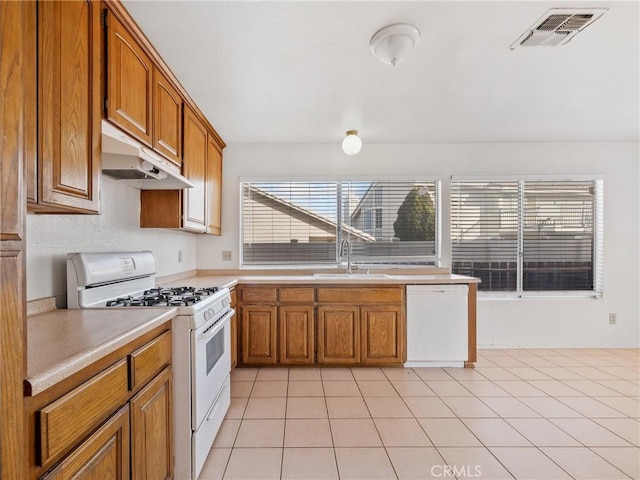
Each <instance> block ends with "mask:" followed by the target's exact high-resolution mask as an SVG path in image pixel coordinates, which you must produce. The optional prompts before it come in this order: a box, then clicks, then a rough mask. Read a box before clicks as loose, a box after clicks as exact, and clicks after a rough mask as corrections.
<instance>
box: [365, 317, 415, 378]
mask: <svg viewBox="0 0 640 480" xmlns="http://www.w3.org/2000/svg"><path fill="white" fill-rule="evenodd" d="M360 312H361V325H362V363H363V364H364V365H380V364H390V365H392V364H400V363H404V360H405V359H404V358H403V354H404V351H405V348H404V337H405V335H404V319H403V316H402V307H401V306H395V305H376V306H367V307H361V308H360Z"/></svg>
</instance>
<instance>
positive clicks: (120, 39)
mask: <svg viewBox="0 0 640 480" xmlns="http://www.w3.org/2000/svg"><path fill="white" fill-rule="evenodd" d="M107 32H108V35H109V38H108V41H107V50H108V53H107V54H108V65H107V77H108V78H107V94H108V96H107V115H108V117H109V120H111V121H113V122H114V123H116V124H118V125H120V126H121V127H122V128H123V129H124V130H126V131H127V132H129V133H130V134H131V135H133V136H134V137H137V138H138V139H139V140H141V141H143V142H144V143H146V144H147V145H149V146H151V145H152V139H151V123H152V119H151V102H152V90H153V64H152V63H151V60H150V59H149V57H148V56H147V54H146V53H145V52H144V50H142V48H141V47H140V45H139V44H138V42H137V41H136V39H135V38H134V37H133V36H132V35H131V34H130V33H129V32H128V31H127V29H126V28H125V27H124V26H123V25H122V23H120V21H118V19H117V18H116V17H115V16H114V15H113V14H112V13H111V12H109V13H108V20H107Z"/></svg>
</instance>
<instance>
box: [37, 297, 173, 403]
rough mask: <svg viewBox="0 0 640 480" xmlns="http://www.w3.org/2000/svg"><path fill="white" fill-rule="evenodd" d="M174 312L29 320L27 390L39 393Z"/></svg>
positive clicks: (58, 313)
mask: <svg viewBox="0 0 640 480" xmlns="http://www.w3.org/2000/svg"><path fill="white" fill-rule="evenodd" d="M176 312H177V309H176V308H143V309H137V308H132V309H113V308H109V309H92V310H53V311H50V312H46V313H41V314H38V315H33V316H30V317H27V378H26V383H27V384H28V385H27V387H29V388H30V390H31V392H30V394H31V395H32V396H33V395H37V394H38V393H40V392H43V391H44V390H46V389H47V388H49V387H51V386H53V385H55V384H56V383H58V382H60V381H62V380H64V379H65V378H67V377H69V376H70V375H73V374H74V373H76V372H79V371H80V370H82V369H83V368H84V367H86V366H88V365H90V364H91V363H93V362H95V361H97V360H99V359H100V358H102V357H104V356H105V355H108V354H109V353H111V352H114V351H115V350H117V349H118V348H120V347H122V346H124V345H126V344H127V343H129V342H131V341H133V340H135V339H136V338H138V337H139V336H140V335H143V334H145V333H147V332H149V331H151V330H153V329H154V328H155V327H158V326H160V325H162V324H163V323H165V322H167V321H168V320H170V319H171V318H173V317H174V316H175V315H176Z"/></svg>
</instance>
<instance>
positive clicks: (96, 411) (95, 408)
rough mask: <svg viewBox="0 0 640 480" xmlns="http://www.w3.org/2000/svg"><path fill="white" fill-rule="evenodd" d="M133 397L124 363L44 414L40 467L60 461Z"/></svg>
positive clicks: (120, 362)
mask: <svg viewBox="0 0 640 480" xmlns="http://www.w3.org/2000/svg"><path fill="white" fill-rule="evenodd" d="M128 396H129V386H128V372H127V361H126V359H123V360H121V361H119V362H118V363H116V364H115V365H113V366H111V367H110V368H108V369H107V370H105V371H104V372H103V373H101V374H99V375H97V376H96V377H94V378H93V379H91V380H90V381H88V382H86V383H84V384H82V385H80V386H79V387H78V388H76V389H74V390H72V391H71V392H69V393H68V394H66V395H64V396H63V397H62V398H60V399H58V400H56V401H55V402H53V403H51V404H50V405H47V406H46V407H44V408H42V409H41V410H40V415H39V416H40V422H39V425H40V429H39V430H40V462H39V464H40V465H46V464H48V463H49V462H50V461H51V460H52V459H54V458H56V457H59V456H60V454H62V453H64V452H65V451H67V450H68V449H69V447H71V446H72V445H73V444H74V443H75V442H77V441H78V440H80V439H81V438H82V437H84V436H85V435H86V434H87V433H88V432H90V431H91V430H92V429H93V428H95V427H97V426H98V425H99V424H100V422H102V421H103V420H104V419H105V418H106V417H107V416H108V415H109V414H110V413H111V412H113V411H114V410H115V409H117V408H118V407H120V406H121V405H123V404H124V403H125V402H126V401H127V398H128Z"/></svg>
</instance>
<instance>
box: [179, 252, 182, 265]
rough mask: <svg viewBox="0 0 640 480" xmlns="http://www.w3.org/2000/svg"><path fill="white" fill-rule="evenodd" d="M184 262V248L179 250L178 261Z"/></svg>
mask: <svg viewBox="0 0 640 480" xmlns="http://www.w3.org/2000/svg"><path fill="white" fill-rule="evenodd" d="M180 262H182V250H178V263H180Z"/></svg>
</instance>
